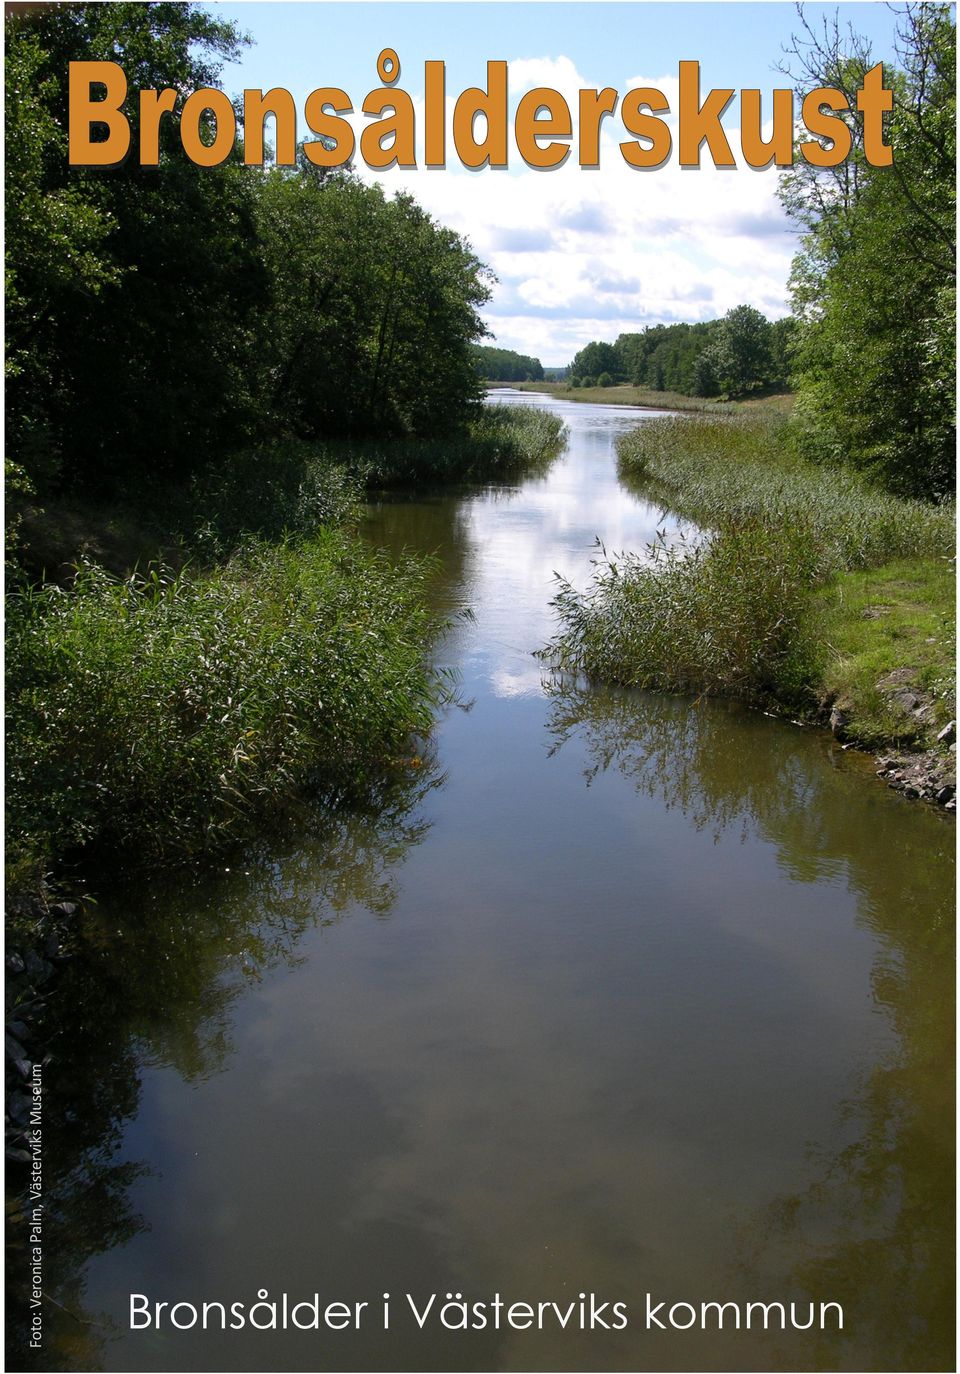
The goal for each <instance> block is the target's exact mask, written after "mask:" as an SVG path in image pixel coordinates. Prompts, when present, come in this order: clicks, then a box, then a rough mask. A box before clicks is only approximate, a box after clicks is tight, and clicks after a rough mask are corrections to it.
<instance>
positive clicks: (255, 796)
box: [7, 530, 435, 861]
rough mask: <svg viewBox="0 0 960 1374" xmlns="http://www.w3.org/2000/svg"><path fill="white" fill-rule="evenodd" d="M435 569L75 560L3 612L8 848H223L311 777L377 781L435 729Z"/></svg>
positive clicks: (365, 556)
mask: <svg viewBox="0 0 960 1374" xmlns="http://www.w3.org/2000/svg"><path fill="white" fill-rule="evenodd" d="M426 572H427V569H426V566H425V565H424V564H422V563H420V562H414V561H412V560H407V561H406V562H404V563H403V564H401V565H400V566H399V567H394V566H392V565H391V564H390V563H389V562H388V560H387V559H386V558H385V557H383V556H379V555H377V554H375V553H373V552H371V551H370V550H368V549H367V548H365V547H364V546H363V545H362V544H361V543H360V542H359V540H356V539H354V538H351V537H348V536H346V535H344V534H342V533H340V532H336V531H331V530H327V531H322V532H321V533H320V534H319V535H318V536H317V537H316V538H314V539H312V540H310V541H300V542H289V543H283V544H279V545H270V544H266V543H264V542H262V541H260V540H255V539H249V540H247V541H245V542H244V543H243V544H242V545H241V547H240V548H239V549H238V550H237V552H235V554H234V555H233V556H232V557H231V558H230V559H229V560H228V561H227V562H226V563H224V564H223V565H222V566H220V567H218V568H216V569H214V570H213V571H211V572H209V573H206V574H203V575H199V576H191V575H190V570H189V569H188V570H186V571H184V572H181V573H179V574H175V573H173V572H171V571H169V570H166V569H164V568H162V567H161V568H154V569H152V570H151V571H150V573H149V574H148V575H147V576H139V575H133V576H130V577H127V578H125V579H117V578H114V577H112V576H110V575H109V574H108V573H106V572H105V571H104V570H103V569H102V568H100V567H97V566H95V565H86V566H83V567H81V568H80V570H79V572H78V573H77V576H76V579H75V581H74V583H73V585H72V586H71V587H69V588H61V587H56V586H53V585H49V584H48V585H45V586H43V587H40V588H39V589H27V590H25V591H23V592H21V593H18V594H17V595H15V596H13V597H11V599H10V604H9V607H8V643H7V673H8V679H7V680H8V686H7V702H8V712H9V727H10V728H9V734H8V749H7V799H8V844H9V846H10V849H11V851H12V854H13V856H14V857H16V856H17V855H18V853H26V852H29V853H32V854H38V855H40V856H42V858H43V859H45V860H56V859H58V858H61V857H62V856H63V855H64V854H65V853H66V852H67V851H69V850H71V849H72V848H74V847H76V846H83V845H85V844H88V843H91V842H95V843H97V844H98V845H100V846H101V847H103V846H109V847H117V848H121V849H123V850H125V851H127V852H128V853H130V854H131V855H135V856H137V857H139V858H140V859H143V860H147V861H153V860H156V859H157V858H158V857H160V856H161V855H169V854H174V855H176V854H179V855H192V854H196V853H199V852H201V851H209V850H215V849H216V848H218V847H220V846H221V845H223V844H225V843H227V842H228V841H230V840H232V839H234V838H235V837H236V836H237V835H239V834H243V833H244V831H245V829H246V828H247V827H248V825H249V824H250V823H251V822H252V821H254V820H255V819H256V818H260V819H261V820H262V819H263V818H264V816H265V815H267V814H269V813H273V812H274V811H275V810H276V809H277V808H278V807H282V805H283V802H284V799H285V798H289V797H291V796H292V795H294V794H295V793H297V792H298V791H299V790H300V789H301V788H303V787H304V786H305V785H307V784H308V783H313V784H321V785H328V784H329V785H331V786H333V785H335V786H336V787H337V788H340V789H347V790H349V789H351V788H358V789H362V787H363V784H364V779H365V777H366V775H367V774H368V772H369V770H371V769H373V768H375V767H376V766H377V765H378V763H379V762H381V761H382V760H383V759H385V758H387V757H388V756H389V755H391V754H392V753H394V752H395V751H397V750H398V749H399V748H401V747H402V745H403V742H404V740H405V739H406V738H407V736H408V734H409V732H411V731H423V730H426V729H427V728H428V726H429V723H430V719H431V706H432V701H433V698H434V694H435V693H434V686H433V684H432V682H431V678H430V675H429V672H428V670H427V668H426V666H425V649H426V646H427V644H428V643H429V640H430V638H431V634H432V625H431V621H430V618H429V615H428V613H427V611H426V610H425V609H424V595H423V593H424V579H425V576H426Z"/></svg>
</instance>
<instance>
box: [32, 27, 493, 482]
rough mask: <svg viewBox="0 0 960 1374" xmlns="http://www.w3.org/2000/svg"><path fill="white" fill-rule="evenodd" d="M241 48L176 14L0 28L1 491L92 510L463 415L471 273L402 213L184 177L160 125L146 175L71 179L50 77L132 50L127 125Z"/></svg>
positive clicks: (286, 182)
mask: <svg viewBox="0 0 960 1374" xmlns="http://www.w3.org/2000/svg"><path fill="white" fill-rule="evenodd" d="M241 48H242V42H241V40H240V38H239V35H238V32H237V29H236V28H235V26H234V25H233V24H231V23H228V22H226V21H224V20H221V19H219V18H217V17H215V16H213V15H211V14H208V13H206V12H204V11H203V10H201V9H199V8H197V7H194V6H192V5H185V4H170V3H162V4H153V5H143V4H137V3H118V4H111V5H99V4H71V5H51V6H44V7H39V8H36V9H35V8H32V7H31V8H30V9H27V10H26V11H25V12H23V13H17V14H15V15H13V16H12V18H9V19H8V21H7V42H6V93H7V94H6V147H7V177H6V234H7V250H6V251H7V324H6V329H7V334H6V337H7V454H8V459H10V460H12V464H13V468H12V477H13V481H14V485H16V484H17V483H20V484H21V485H23V484H29V485H32V486H33V488H34V489H36V490H38V491H40V492H41V493H43V492H48V493H49V492H51V491H58V490H63V491H73V492H89V493H91V494H93V493H98V494H99V493H103V492H107V493H109V492H111V491H116V490H119V489H123V488H128V489H131V488H137V487H138V486H142V484H143V483H144V482H145V481H146V480H149V479H152V478H155V479H158V480H159V481H160V482H162V483H169V482H170V481H174V482H181V481H183V480H185V479H189V478H191V477H192V476H193V475H194V474H196V473H198V472H202V471H204V470H206V469H209V468H210V466H211V465H216V464H220V463H223V462H225V461H229V460H231V459H232V457H233V456H234V455H235V454H236V453H237V452H238V451H240V450H243V449H245V448H249V447H251V446H256V445H259V444H261V443H263V442H266V441H270V442H272V441H274V440H276V439H277V438H278V437H283V436H284V435H289V436H290V437H291V438H292V439H295V440H298V441H309V442H312V441H314V440H316V439H319V438H327V437H342V436H346V437H350V438H354V437H358V438H363V437H369V436H377V437H382V436H389V435H396V436H400V437H408V436H414V437H417V436H433V435H439V434H442V433H448V432H449V431H450V430H451V429H456V428H458V427H461V428H462V427H463V425H464V424H465V423H466V421H467V420H468V418H469V415H470V413H471V410H472V406H473V403H474V402H475V401H476V400H477V399H478V397H479V395H480V393H481V387H480V386H479V384H478V380H477V376H476V368H475V360H474V355H473V354H472V352H471V345H472V343H473V341H474V340H476V339H478V338H482V337H483V335H484V334H485V332H486V330H485V328H484V326H483V324H482V322H481V320H480V317H479V315H478V313H477V311H478V309H479V307H480V306H482V305H483V304H484V303H485V302H486V300H487V299H488V297H489V294H490V291H489V286H488V282H489V280H490V277H489V273H488V271H487V269H486V268H485V267H484V266H483V265H482V264H481V263H480V262H479V261H478V259H477V258H476V257H475V256H474V254H473V253H472V251H471V250H470V247H469V245H468V244H467V243H466V241H465V240H463V239H462V238H460V237H459V236H458V235H457V234H456V233H454V232H453V231H451V230H449V229H446V228H444V227H442V226H441V225H439V224H438V223H436V221H434V220H433V219H432V218H431V216H430V215H429V214H427V212H426V211H425V210H423V209H421V208H420V207H419V206H418V205H417V204H416V203H415V202H414V201H413V200H412V199H411V198H410V197H409V196H406V195H397V196H395V197H393V198H392V199H388V197H387V196H386V195H385V194H384V193H383V191H382V190H381V189H380V188H379V187H376V186H365V185H363V184H362V183H361V182H360V181H359V180H357V179H356V178H355V177H353V176H352V175H350V174H349V173H346V174H344V173H335V174H324V173H322V172H318V170H317V169H316V168H313V167H312V166H311V165H310V164H309V163H306V162H303V163H302V165H301V166H300V167H299V168H298V169H297V170H294V171H290V172H287V171H271V172H266V173H264V172H263V171H261V170H260V169H259V168H253V167H244V166H243V165H242V163H241V162H240V159H239V154H238V155H237V157H236V158H235V159H234V161H232V162H230V163H227V164H225V165H224V166H222V167H220V168H218V169H216V170H215V171H211V170H209V169H207V168H204V167H198V166H196V165H195V164H194V163H192V162H190V161H189V160H188V159H187V158H186V157H185V156H184V155H183V152H182V150H181V148H180V139H179V132H178V129H177V118H178V116H177V115H176V114H171V115H169V116H167V117H166V118H165V119H164V120H163V121H162V123H161V124H160V140H161V143H160V148H161V158H160V166H159V167H157V168H155V169H150V170H141V169H140V168H139V167H138V166H137V165H136V163H135V162H133V161H131V162H128V163H126V164H124V165H123V166H121V167H118V168H115V169H112V170H110V171H106V172H105V171H95V170H82V169H77V168H73V169H71V168H69V167H68V163H67V146H66V145H67V132H66V131H67V127H68V111H67V81H66V73H67V71H68V64H69V63H70V62H73V61H82V60H86V59H92V58H95V57H100V56H102V55H103V54H104V53H105V52H106V53H113V52H115V51H123V52H125V53H128V54H130V53H134V52H136V54H137V60H136V63H133V62H132V61H129V62H128V63H127V71H128V75H129V77H130V94H129V97H128V100H127V103H126V108H127V109H128V111H130V117H131V119H132V120H133V121H134V122H136V118H137V116H136V111H137V110H138V108H139V106H138V100H137V93H138V90H139V89H141V88H158V89H162V88H165V87H171V88H174V89H181V90H182V89H184V88H188V87H190V88H192V87H198V86H208V85H214V84H215V83H216V79H217V74H218V71H219V68H220V65H221V64H222V62H223V61H226V60H230V59H233V58H236V57H237V56H238V55H239V53H240V50H241ZM104 128H105V126H104ZM207 132H208V134H209V132H210V131H209V130H208V131H207ZM9 473H10V468H9V466H8V474H9Z"/></svg>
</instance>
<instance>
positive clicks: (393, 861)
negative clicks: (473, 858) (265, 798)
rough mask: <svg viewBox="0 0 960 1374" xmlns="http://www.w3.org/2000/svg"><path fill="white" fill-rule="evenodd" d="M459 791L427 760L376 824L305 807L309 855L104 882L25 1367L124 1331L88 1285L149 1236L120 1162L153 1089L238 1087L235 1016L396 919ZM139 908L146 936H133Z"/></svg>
mask: <svg viewBox="0 0 960 1374" xmlns="http://www.w3.org/2000/svg"><path fill="white" fill-rule="evenodd" d="M443 781H444V778H443V775H442V774H440V773H439V771H438V768H437V764H436V760H435V758H434V756H433V754H432V751H431V750H430V749H429V748H427V747H423V748H422V750H421V752H416V753H411V755H410V757H408V758H406V759H401V760H397V761H396V766H395V767H394V769H393V770H392V771H391V773H390V775H389V776H387V777H384V778H382V779H380V780H378V781H377V782H376V783H374V784H372V785H371V788H370V791H369V793H368V795H367V797H366V798H365V801H364V804H363V806H362V807H360V808H357V807H356V806H354V807H353V808H350V809H346V808H345V809H343V810H341V811H340V812H333V813H331V812H330V811H329V810H326V809H323V810H321V809H319V808H316V807H314V808H304V811H303V814H302V815H301V816H299V817H298V824H297V826H296V827H290V830H289V833H290V835H291V836H294V835H295V838H291V839H289V840H288V841H287V842H285V843H280V842H274V843H269V842H267V841H263V842H261V843H260V844H259V845H258V846H257V847H256V848H254V849H248V850H246V851H244V852H243V853H242V854H241V855H239V856H234V857H233V858H232V859H231V860H230V861H229V867H227V868H225V869H224V870H222V871H221V872H219V873H218V874H217V875H215V876H214V877H210V876H209V875H208V876H207V877H205V878H196V879H193V880H191V878H190V877H189V876H185V875H182V874H181V875H171V876H167V877H166V878H161V879H160V880H157V879H154V880H152V881H151V883H150V886H149V888H148V890H146V891H145V890H144V886H136V887H134V885H133V884H132V883H131V882H130V880H129V878H121V879H114V880H113V882H112V883H111V881H110V880H108V879H107V878H104V879H103V880H102V882H101V884H100V885H101V888H102V890H105V891H109V892H110V896H109V899H108V900H105V901H104V903H103V904H102V906H100V907H93V908H89V909H88V911H87V913H86V914H85V916H84V918H83V922H82V928H81V930H80V947H79V950H78V953H77V956H76V958H75V959H74V960H73V961H72V962H71V963H69V964H67V965H66V966H65V967H64V969H63V971H62V973H61V974H60V975H59V978H58V982H57V986H56V994H55V996H53V997H52V998H51V1002H50V1011H49V1012H48V1016H47V1024H46V1028H45V1034H46V1035H47V1036H48V1038H49V1049H50V1053H51V1056H52V1058H51V1062H50V1063H49V1064H48V1066H47V1067H46V1069H45V1070H44V1088H45V1092H44V1118H43V1147H44V1184H45V1189H44V1201H45V1211H44V1232H43V1242H44V1292H45V1295H46V1300H45V1302H44V1305H43V1319H44V1341H43V1349H42V1351H39V1352H38V1351H31V1350H30V1349H29V1334H28V1322H29V1317H28V1318H27V1319H26V1320H24V1321H23V1322H16V1321H11V1322H10V1323H9V1325H8V1335H7V1368H9V1369H45V1370H51V1369H96V1368H99V1367H101V1366H102V1364H103V1356H102V1350H103V1345H104V1342H105V1341H106V1340H108V1339H109V1338H110V1336H111V1334H112V1330H113V1328H112V1325H111V1323H110V1322H109V1321H108V1320H107V1319H106V1318H105V1317H104V1316H103V1315H102V1314H99V1313H91V1312H88V1311H87V1310H86V1307H85V1293H84V1269H85V1266H86V1264H87V1262H88V1261H89V1260H90V1259H91V1258H92V1257H93V1256H95V1255H97V1254H100V1253H103V1252H105V1251H106V1250H109V1249H112V1248H114V1247H116V1246H120V1245H124V1244H126V1243H127V1242H128V1241H130V1240H131V1239H132V1238H133V1237H134V1236H136V1235H137V1234H138V1233H140V1232H142V1231H143V1230H144V1229H146V1224H145V1222H144V1220H143V1218H142V1217H141V1216H140V1215H139V1214H138V1213H137V1211H136V1209H135V1207H134V1206H133V1205H132V1203H131V1199H130V1191H131V1189H132V1188H133V1187H134V1185H136V1184H137V1183H138V1182H140V1181H141V1180H143V1179H145V1178H146V1177H148V1175H149V1172H150V1171H149V1170H148V1168H147V1166H146V1165H144V1164H142V1163H137V1162H130V1161H123V1160H121V1159H118V1157H117V1156H118V1154H119V1152H120V1148H121V1145H122V1142H123V1138H124V1133H125V1130H126V1128H127V1126H128V1124H129V1123H130V1121H131V1120H132V1119H133V1118H134V1117H135V1115H136V1114H137V1111H138V1108H139V1106H140V1097H141V1076H142V1074H143V1072H144V1071H145V1070H149V1069H150V1068H151V1067H152V1066H157V1065H164V1066H169V1067H171V1068H173V1069H174V1070H175V1071H176V1072H177V1073H178V1074H180V1075H181V1076H182V1077H183V1078H184V1079H185V1080H186V1081H188V1082H191V1081H200V1080H202V1079H204V1078H207V1077H209V1076H210V1075H213V1074H216V1073H218V1072H220V1070H221V1069H222V1068H223V1066H224V1064H225V1061H226V1060H227V1058H228V1056H229V1055H230V1054H231V1053H232V1043H231V1008H232V1004H233V1003H234V1002H235V1001H236V999H237V998H238V997H240V996H242V995H243V993H244V991H245V990H246V989H247V988H248V987H249V985H250V983H251V982H257V981H259V980H261V979H262V978H263V977H264V976H265V975H266V974H267V973H268V972H269V971H270V970H271V969H273V968H276V967H279V966H282V965H286V966H288V967H290V966H293V965H295V964H297V963H298V962H300V959H301V955H300V954H299V952H298V945H299V941H300V937H301V936H302V935H303V933H304V932H305V931H307V930H310V929H313V928H315V927H317V926H322V925H332V924H334V923H336V922H339V921H340V920H342V919H343V918H344V917H346V916H348V915H350V914H352V913H354V912H356V911H366V912H368V913H370V914H371V915H373V916H374V917H376V918H378V919H384V918H385V917H387V916H388V915H389V914H390V911H391V908H392V906H393V904H394V901H395V899H396V895H397V870H398V868H399V866H400V865H401V864H402V863H403V861H404V859H405V857H406V855H407V854H408V852H409V851H410V849H411V848H412V847H413V846H415V845H417V844H419V843H420V841H421V840H422V839H423V837H424V835H425V834H426V832H427V830H428V828H429V827H428V824H427V823H426V822H425V821H424V820H423V818H422V816H421V815H420V809H421V804H422V802H423V799H424V797H425V795H426V794H427V792H429V791H430V790H432V789H433V788H435V787H439V786H441V785H442V784H443ZM127 901H128V902H129V908H130V909H135V910H136V911H137V912H138V913H139V914H138V919H137V924H136V925H133V924H132V923H131V922H127V921H126V920H125V919H124V909H125V905H126V904H127ZM185 911H189V913H190V915H189V919H185V917H184V912H185ZM8 1187H9V1189H10V1190H11V1192H10V1194H9V1195H8V1203H7V1211H8V1238H9V1239H8V1253H7V1264H8V1268H7V1274H8V1298H9V1308H8V1310H9V1311H11V1312H17V1313H28V1314H29V1312H30V1306H29V1286H30V1285H29V1279H30V1272H29V1254H28V1250H27V1232H26V1218H25V1214H24V1205H25V1204H24V1199H23V1193H22V1189H23V1188H24V1187H25V1184H24V1180H23V1177H22V1174H21V1176H20V1177H15V1176H13V1175H12V1174H11V1176H10V1177H9V1179H8Z"/></svg>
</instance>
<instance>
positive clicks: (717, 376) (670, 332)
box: [568, 305, 796, 397]
mask: <svg viewBox="0 0 960 1374" xmlns="http://www.w3.org/2000/svg"><path fill="white" fill-rule="evenodd" d="M795 332H796V323H795V321H794V320H793V319H791V318H787V319H783V320H774V321H772V322H771V321H770V320H767V319H766V318H765V317H764V316H763V315H762V314H761V313H760V311H759V310H754V309H753V307H752V306H749V305H739V306H737V307H736V308H735V309H734V310H731V311H729V312H728V313H727V314H726V315H725V316H724V317H723V319H720V320H708V321H705V322H704V323H701V324H655V325H650V326H648V327H647V328H646V329H644V330H642V331H641V332H640V333H639V334H621V335H619V337H618V338H617V341H616V343H612V344H611V343H589V344H587V346H586V347H585V348H582V349H581V350H580V352H579V353H578V354H577V356H576V357H575V358H574V359H573V362H572V363H571V364H570V368H569V374H568V375H569V377H570V380H571V382H572V384H573V385H574V386H612V385H614V384H615V383H617V382H629V383H630V384H631V385H633V386H642V387H649V388H651V389H652V390H653V391H678V392H680V393H681V394H682V395H685V396H730V397H737V396H744V395H746V394H748V393H749V392H751V391H757V390H763V389H768V388H771V387H780V386H786V385H788V383H789V378H790V356H791V348H792V341H793V339H794V336H795Z"/></svg>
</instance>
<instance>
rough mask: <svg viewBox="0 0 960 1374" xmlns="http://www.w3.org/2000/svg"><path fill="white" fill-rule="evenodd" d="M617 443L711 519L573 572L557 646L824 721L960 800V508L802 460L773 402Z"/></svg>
mask: <svg viewBox="0 0 960 1374" xmlns="http://www.w3.org/2000/svg"><path fill="white" fill-rule="evenodd" d="M618 453H619V464H620V472H621V476H622V477H623V478H624V479H625V480H627V481H628V482H629V483H631V484H634V485H635V486H636V487H637V489H638V491H640V492H642V493H643V494H644V495H645V496H647V498H648V499H651V498H652V499H655V500H656V501H657V502H658V503H660V504H661V505H662V506H663V507H664V508H665V509H670V510H673V511H675V512H678V513H679V514H680V515H682V516H684V517H686V518H688V519H690V520H691V521H695V522H696V524H697V525H698V526H699V527H700V528H701V529H707V530H709V531H711V534H710V536H709V538H707V539H706V540H696V539H694V540H691V541H688V542H686V543H684V542H683V541H680V542H676V541H674V542H671V543H666V542H662V541H661V542H660V543H659V544H657V545H656V546H655V547H654V548H653V549H652V550H651V551H650V556H649V558H645V557H641V556H638V555H636V554H625V555H622V556H615V557H611V558H609V559H607V560H606V561H605V562H602V563H601V564H600V566H599V569H598V572H597V575H596V579H595V581H594V584H593V586H592V588H591V589H590V590H589V591H588V592H587V593H586V594H581V593H579V592H577V591H576V590H575V589H574V588H573V587H571V586H570V585H569V584H563V585H562V586H561V590H560V593H559V595H558V597H557V599H556V605H557V608H558V610H559V612H560V616H561V622H562V629H561V632H560V634H559V635H558V636H557V637H556V639H555V640H554V641H553V643H552V644H551V645H550V647H549V650H548V654H549V656H550V657H551V658H552V659H553V660H554V661H555V662H557V663H559V664H561V665H562V666H565V667H569V668H574V669H577V670H580V671H584V672H586V673H587V674H588V675H591V676H594V677H596V678H598V679H600V680H603V681H607V682H611V683H616V684H620V685H626V686H633V687H644V688H652V689H656V690H663V691H676V692H691V691H693V692H707V693H713V694H721V695H729V696H737V697H741V698H744V699H746V700H749V701H752V702H754V703H756V704H760V705H763V706H765V707H766V708H767V709H771V708H773V709H777V710H781V711H785V712H788V713H790V714H792V715H802V716H803V717H804V718H805V719H809V720H814V721H818V722H821V723H823V724H827V725H829V727H830V728H831V729H832V730H833V732H834V734H835V735H837V736H838V737H839V738H840V739H842V740H844V741H845V742H847V743H850V744H855V745H858V746H860V747H863V748H866V749H870V750H872V751H874V752H882V753H884V754H885V755H886V756H887V757H886V759H885V760H884V765H883V767H884V775H885V776H887V777H888V780H890V781H891V782H892V783H894V784H896V785H899V786H901V787H902V788H903V790H911V791H913V792H914V793H915V794H919V795H925V796H930V797H933V798H936V799H938V800H940V801H941V803H943V804H949V805H950V806H951V809H952V806H953V788H954V786H955V771H956V770H955V754H954V752H953V751H952V750H951V745H952V744H953V734H952V726H951V722H952V721H953V720H954V719H955V716H956V683H955V669H954V654H955V644H956V627H955V613H954V561H953V548H954V537H955V536H954V511H953V508H952V507H949V508H948V507H944V506H933V505H928V504H926V503H923V502H919V501H908V500H903V499H901V498H898V497H894V496H891V495H889V494H887V493H884V492H882V491H880V490H879V489H877V488H875V487H873V486H872V485H870V484H869V483H868V482H866V481H865V480H864V479H863V478H861V477H859V476H857V475H855V474H852V473H849V472H846V471H842V470H837V469H827V468H820V467H814V466H812V465H810V464H808V463H806V462H804V461H803V460H802V459H801V458H800V457H799V456H798V455H797V454H796V452H795V451H794V449H793V445H792V439H791V435H790V431H789V427H788V426H787V425H786V423H785V421H784V419H783V418H782V417H778V416H776V415H772V414H763V413H754V414H753V415H750V414H749V413H748V414H740V415H738V416H736V417H735V418H733V419H718V418H716V417H713V416H710V417H696V418H694V417H683V418H671V419H663V420H651V421H647V422H645V423H644V424H643V425H642V426H640V427H638V428H637V429H636V430H635V431H633V432H632V433H631V434H629V435H627V436H626V437H624V438H623V439H621V441H620V443H619V445H618ZM922 760H925V762H922Z"/></svg>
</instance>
